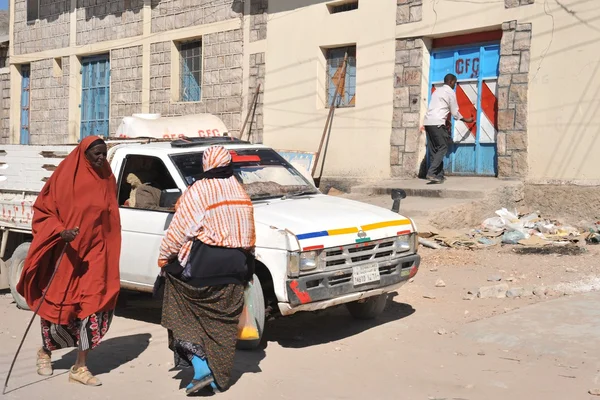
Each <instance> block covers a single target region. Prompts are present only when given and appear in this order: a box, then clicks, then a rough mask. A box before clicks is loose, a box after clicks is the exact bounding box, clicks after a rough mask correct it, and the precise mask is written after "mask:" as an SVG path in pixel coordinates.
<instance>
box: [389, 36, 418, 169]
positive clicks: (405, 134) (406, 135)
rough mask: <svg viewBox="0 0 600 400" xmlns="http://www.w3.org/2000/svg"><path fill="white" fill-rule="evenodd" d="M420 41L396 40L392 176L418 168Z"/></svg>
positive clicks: (415, 39)
mask: <svg viewBox="0 0 600 400" xmlns="http://www.w3.org/2000/svg"><path fill="white" fill-rule="evenodd" d="M422 69H423V40H421V39H418V38H414V39H398V40H396V66H395V70H394V113H393V118H392V134H391V138H390V145H391V151H390V166H391V175H392V176H393V177H407V176H414V175H415V171H416V169H417V163H418V162H419V160H418V152H417V150H418V149H417V144H418V139H419V122H420V118H421V117H420V110H421V77H422V74H423V72H422Z"/></svg>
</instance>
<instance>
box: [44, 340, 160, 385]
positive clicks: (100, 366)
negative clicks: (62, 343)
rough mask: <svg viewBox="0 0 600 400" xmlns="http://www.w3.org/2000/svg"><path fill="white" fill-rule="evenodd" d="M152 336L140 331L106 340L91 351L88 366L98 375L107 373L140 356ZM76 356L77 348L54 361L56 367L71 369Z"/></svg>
mask: <svg viewBox="0 0 600 400" xmlns="http://www.w3.org/2000/svg"><path fill="white" fill-rule="evenodd" d="M151 337H152V335H150V334H149V333H140V334H136V335H129V336H119V337H115V338H110V339H107V340H104V341H103V342H102V344H101V345H100V346H98V347H97V348H96V349H94V350H92V351H91V352H90V355H89V358H88V363H87V364H88V367H89V368H90V370H91V371H94V374H96V375H102V374H107V373H109V372H110V371H112V370H114V369H117V368H119V367H120V366H121V365H123V364H126V363H128V362H130V361H132V360H135V359H136V358H138V357H139V356H140V354H142V353H143V352H144V351H145V350H146V349H147V348H148V344H149V343H150V338H151ZM76 358H77V350H73V351H70V352H69V353H67V354H65V355H64V356H63V357H62V358H61V359H60V360H57V361H56V362H54V363H53V366H54V369H69V368H71V367H72V366H73V364H74V363H75V359H76Z"/></svg>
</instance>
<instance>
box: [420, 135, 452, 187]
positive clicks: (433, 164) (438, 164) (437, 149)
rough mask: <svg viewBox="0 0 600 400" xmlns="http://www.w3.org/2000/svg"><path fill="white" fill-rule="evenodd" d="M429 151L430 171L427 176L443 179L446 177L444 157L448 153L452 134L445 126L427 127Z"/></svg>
mask: <svg viewBox="0 0 600 400" xmlns="http://www.w3.org/2000/svg"><path fill="white" fill-rule="evenodd" d="M425 132H426V134H427V149H428V150H429V170H427V176H433V177H436V178H442V177H443V176H444V157H446V154H447V153H448V142H449V141H450V133H449V132H448V128H446V126H445V125H440V126H435V125H425Z"/></svg>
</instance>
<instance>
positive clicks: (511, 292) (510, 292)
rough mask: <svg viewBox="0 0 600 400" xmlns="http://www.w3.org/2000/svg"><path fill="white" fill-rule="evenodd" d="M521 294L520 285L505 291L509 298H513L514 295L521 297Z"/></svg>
mask: <svg viewBox="0 0 600 400" xmlns="http://www.w3.org/2000/svg"><path fill="white" fill-rule="evenodd" d="M521 296H523V288H520V287H514V288H510V289H508V291H507V292H506V297H509V298H515V297H521Z"/></svg>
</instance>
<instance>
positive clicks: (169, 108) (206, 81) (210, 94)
mask: <svg viewBox="0 0 600 400" xmlns="http://www.w3.org/2000/svg"><path fill="white" fill-rule="evenodd" d="M202 46H203V54H204V60H203V61H204V64H203V71H202V99H201V101H199V102H179V101H172V97H173V96H172V94H171V73H172V71H171V57H172V53H171V42H160V43H153V44H152V45H151V49H150V52H151V56H150V57H151V58H150V77H151V78H150V112H151V113H160V114H162V115H163V116H178V115H188V114H196V113H210V114H215V115H217V116H219V117H220V118H221V119H222V120H223V122H224V123H225V126H227V128H228V129H229V132H230V133H231V134H232V135H237V133H238V132H239V129H240V127H241V113H242V80H243V79H242V69H243V40H242V30H241V29H237V30H232V31H227V32H219V33H213V34H209V35H205V36H204V37H203V38H202ZM175 55H176V56H177V57H178V56H179V55H178V54H175ZM175 73H177V74H179V72H178V71H177V72H175Z"/></svg>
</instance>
